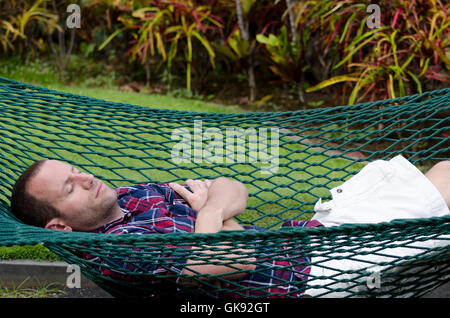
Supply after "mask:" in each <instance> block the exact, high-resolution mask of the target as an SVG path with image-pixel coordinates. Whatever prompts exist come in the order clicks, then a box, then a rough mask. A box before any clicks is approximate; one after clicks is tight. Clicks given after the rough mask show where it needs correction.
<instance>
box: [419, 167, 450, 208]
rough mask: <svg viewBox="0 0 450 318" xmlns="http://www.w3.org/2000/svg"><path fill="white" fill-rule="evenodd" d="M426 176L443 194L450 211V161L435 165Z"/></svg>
mask: <svg viewBox="0 0 450 318" xmlns="http://www.w3.org/2000/svg"><path fill="white" fill-rule="evenodd" d="M425 176H426V177H427V178H428V179H429V180H430V181H431V183H432V184H433V185H434V186H435V187H436V189H437V190H438V191H439V192H440V193H441V195H442V197H443V198H444V201H445V203H447V206H448V207H449V209H450V161H441V162H438V163H437V164H436V165H434V166H433V167H432V168H431V169H430V170H428V172H427V173H425Z"/></svg>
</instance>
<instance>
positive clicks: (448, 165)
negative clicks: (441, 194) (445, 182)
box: [429, 160, 450, 176]
mask: <svg viewBox="0 0 450 318" xmlns="http://www.w3.org/2000/svg"><path fill="white" fill-rule="evenodd" d="M429 171H434V172H439V173H442V174H445V175H447V176H450V160H445V161H440V162H438V163H437V164H435V165H434V166H433V167H432V168H431V169H430V170H429Z"/></svg>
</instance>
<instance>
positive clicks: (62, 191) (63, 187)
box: [61, 166, 75, 194]
mask: <svg viewBox="0 0 450 318" xmlns="http://www.w3.org/2000/svg"><path fill="white" fill-rule="evenodd" d="M74 169H75V167H74V166H71V168H70V172H71V173H73V170H74ZM69 179H70V175H69V176H67V178H66V180H65V181H64V183H63V186H62V189H61V193H62V194H64V189H65V188H66V184H67V183H68V181H69Z"/></svg>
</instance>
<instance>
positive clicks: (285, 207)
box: [0, 64, 362, 260]
mask: <svg viewBox="0 0 450 318" xmlns="http://www.w3.org/2000/svg"><path fill="white" fill-rule="evenodd" d="M0 65H1V64H0ZM33 67H34V68H36V69H37V68H39V67H40V68H42V69H44V70H46V68H47V67H48V66H45V65H28V66H27V67H21V66H19V67H16V68H14V67H5V66H3V67H0V76H3V77H6V78H10V79H15V80H19V81H23V82H29V83H32V84H36V85H39V86H44V87H47V88H50V89H54V90H58V91H63V92H68V93H72V94H78V95H83V96H89V97H93V98H97V99H102V100H107V101H112V102H118V103H126V104H132V105H141V106H145V107H152V108H161V109H176V110H185V111H186V110H187V111H193V112H216V113H231V112H233V113H236V112H243V110H242V109H240V108H239V107H238V106H222V105H214V104H212V103H208V102H205V101H200V100H193V99H186V98H176V97H172V96H167V95H157V94H147V93H128V92H122V91H119V90H118V89H117V88H115V87H111V86H108V85H107V86H106V87H97V88H93V87H86V86H83V85H72V86H68V85H63V84H61V83H59V82H58V81H57V79H56V78H54V75H52V74H50V73H51V72H50V71H45V72H43V74H41V73H42V71H39V72H38V70H36V69H35V70H34V73H33V71H32V69H33ZM30 69H31V71H30ZM40 72H41V73H40ZM39 81H41V83H40V82H39ZM124 115H126V114H124ZM94 124H95V123H94ZM143 124H144V123H143ZM146 124H148V123H146ZM7 125H8V123H6V124H5V127H7ZM33 125H34V127H39V126H42V127H45V129H47V130H50V133H49V135H48V137H49V138H50V137H51V138H52V139H55V138H58V135H59V134H61V131H60V130H59V129H58V128H55V127H52V126H51V125H46V123H45V122H41V123H39V122H38V121H35V122H33ZM98 125H99V127H100V126H101V127H102V128H101V131H100V130H97V131H95V133H97V134H101V136H99V138H104V139H100V141H101V143H100V142H99V144H98V145H94V146H95V151H96V152H98V153H102V154H103V155H102V156H96V157H95V158H92V156H91V157H89V158H88V157H87V156H84V155H80V154H79V153H83V152H86V150H87V148H90V149H92V148H94V146H92V147H86V146H85V145H84V144H83V142H84V141H86V140H89V142H91V141H90V140H91V139H87V137H86V139H84V137H83V134H84V133H85V134H86V136H87V135H88V134H90V132H85V131H84V130H83V127H81V126H77V127H73V128H70V127H67V128H66V130H67V131H68V132H69V133H70V131H74V132H75V131H76V132H77V133H78V135H77V137H76V138H79V141H80V143H79V144H77V143H75V142H74V141H77V140H76V138H75V137H74V138H73V139H72V140H70V141H67V140H64V139H61V141H60V142H58V144H59V145H65V144H66V146H65V147H67V149H70V150H71V151H64V152H62V151H61V152H60V153H58V154H59V155H61V156H62V157H63V158H66V159H67V160H69V161H71V162H73V163H79V164H80V165H81V166H83V165H84V167H85V169H84V170H85V171H88V172H90V173H93V174H94V175H96V176H99V177H100V178H101V179H103V180H104V181H106V182H107V183H109V184H110V186H119V185H121V184H119V183H115V182H114V180H115V179H117V180H125V179H126V180H136V181H139V182H148V181H149V180H150V181H152V182H155V183H158V182H169V181H177V182H183V180H186V179H187V178H199V177H200V176H202V177H208V178H214V177H218V176H228V177H234V178H237V179H239V180H241V181H242V182H244V183H246V185H247V186H248V189H249V193H250V198H249V200H248V206H249V209H248V210H247V211H246V212H245V213H244V214H243V215H242V216H241V217H240V221H241V222H242V223H243V224H255V225H258V226H263V227H267V226H271V225H274V226H279V225H280V224H281V221H282V220H283V219H288V218H297V219H308V218H310V217H311V212H312V211H313V205H314V203H315V201H317V199H318V198H319V197H326V196H327V195H328V190H327V189H329V188H331V187H333V186H336V185H337V184H338V183H339V182H340V179H341V178H343V177H346V176H348V174H349V173H350V172H352V171H356V170H359V169H360V168H361V166H362V165H360V164H359V165H351V164H352V163H351V162H349V161H348V160H344V159H338V158H332V159H330V158H328V157H326V156H324V155H321V154H316V153H314V151H313V150H305V147H304V146H302V145H299V144H297V143H295V142H292V141H289V140H288V139H286V138H285V137H283V138H281V140H280V148H279V168H278V172H277V173H276V174H274V175H271V176H261V171H260V170H259V169H258V166H257V165H250V164H248V163H242V164H233V165H232V166H231V167H228V166H220V167H214V169H210V166H209V165H208V164H202V165H201V166H197V165H196V164H194V163H192V164H184V165H183V166H182V167H179V166H178V167H177V166H176V165H174V164H173V163H171V162H169V160H166V161H164V160H162V161H161V160H159V159H154V158H151V157H148V155H147V154H145V153H142V151H141V150H139V143H140V142H142V139H144V140H147V139H148V140H152V142H154V143H157V142H164V140H165V139H164V138H167V134H166V136H165V137H164V136H159V135H155V134H148V136H147V135H146V134H140V132H139V131H133V130H132V129H131V128H130V131H126V132H124V133H126V134H128V135H129V138H130V141H129V145H127V146H129V147H130V152H129V153H126V154H124V153H120V152H119V151H117V150H110V149H109V148H108V147H111V148H113V149H114V147H116V146H118V144H117V142H114V141H111V140H110V139H108V137H110V136H114V134H115V131H114V126H112V127H113V128H111V129H109V128H108V127H109V126H105V125H104V123H102V122H100V121H99V122H98ZM94 126H95V125H94ZM11 127H12V129H11V135H12V137H11V140H10V144H11V145H14V146H11V151H16V152H17V151H23V152H24V153H26V152H27V151H30V149H31V150H32V151H37V152H38V153H39V152H43V151H46V150H42V149H45V148H46V145H47V146H48V149H51V148H52V147H53V148H54V146H55V141H54V140H53V141H46V140H45V138H42V140H39V143H40V144H41V147H40V148H38V147H37V146H35V144H26V145H24V144H23V143H22V144H21V145H17V144H16V143H15V142H14V140H15V139H14V138H15V137H14V135H15V136H16V137H17V136H20V134H21V132H20V131H17V132H15V131H14V122H13V121H11ZM89 129H92V125H89V127H86V131H88V130H89ZM137 135H139V138H138V137H136V136H137ZM44 137H45V136H44ZM134 137H136V138H138V139H136V147H135V148H136V149H134V148H133V140H132V138H134ZM145 138H147V139H145ZM5 140H6V137H5ZM97 142H98V141H97ZM119 146H120V145H119ZM12 148H16V149H12ZM52 151H53V154H54V153H55V151H57V150H52ZM89 151H91V150H89ZM49 154H51V153H50V152H49ZM153 155H155V156H156V155H157V152H156V151H155V152H154V153H153ZM5 156H8V154H6V155H5ZM10 156H11V158H13V157H14V155H13V154H11V155H10ZM166 156H167V154H166ZM112 157H114V162H113V161H112ZM142 157H145V158H146V159H145V160H140V158H142ZM138 158H139V159H138ZM294 158H295V160H293V159H294ZM88 159H89V160H92V161H89V160H88ZM12 160H15V159H12ZM92 162H95V163H96V164H98V165H99V166H102V165H103V166H105V167H107V166H111V165H113V166H114V165H115V164H117V163H120V164H121V165H123V166H124V167H133V168H134V169H126V168H124V169H120V171H119V170H117V169H116V170H115V171H109V170H108V169H102V168H100V167H97V166H92V164H90V163H92ZM152 165H153V168H152ZM211 167H213V166H211ZM255 179H256V180H257V181H255ZM317 185H321V186H317ZM23 258H27V259H36V260H55V259H57V257H56V256H55V255H54V254H53V253H52V252H50V251H48V250H47V249H46V248H45V247H44V246H40V245H39V246H33V247H29V246H25V247H18V246H17V247H1V248H0V259H23Z"/></svg>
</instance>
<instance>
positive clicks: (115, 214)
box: [104, 201, 123, 224]
mask: <svg viewBox="0 0 450 318" xmlns="http://www.w3.org/2000/svg"><path fill="white" fill-rule="evenodd" d="M122 216H123V211H122V209H121V208H120V206H119V204H118V203H117V201H116V203H115V204H114V205H113V207H112V208H111V212H110V213H108V218H107V220H105V222H104V224H107V223H109V222H112V221H115V220H117V219H118V218H121V217H122Z"/></svg>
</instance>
